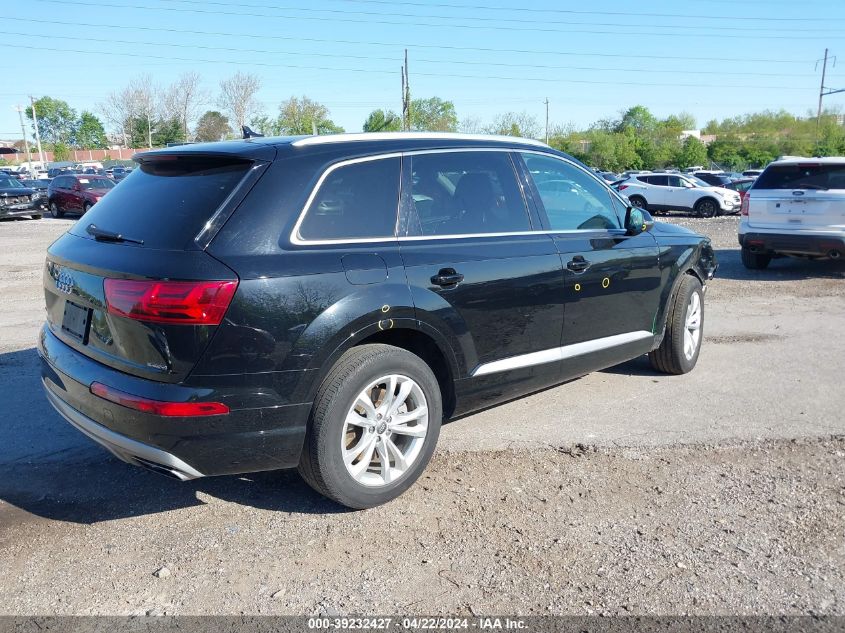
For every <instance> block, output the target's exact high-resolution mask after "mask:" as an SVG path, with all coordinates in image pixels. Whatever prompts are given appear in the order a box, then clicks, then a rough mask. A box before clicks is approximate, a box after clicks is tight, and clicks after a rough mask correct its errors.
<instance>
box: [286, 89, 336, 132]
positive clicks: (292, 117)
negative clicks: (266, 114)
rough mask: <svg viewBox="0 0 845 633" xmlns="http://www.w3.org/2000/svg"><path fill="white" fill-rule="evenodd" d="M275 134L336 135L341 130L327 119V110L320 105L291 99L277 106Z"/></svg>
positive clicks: (310, 101) (307, 99) (309, 100)
mask: <svg viewBox="0 0 845 633" xmlns="http://www.w3.org/2000/svg"><path fill="white" fill-rule="evenodd" d="M276 129H277V133H280V134H290V135H294V136H295V135H300V134H313V133H314V130H316V131H317V134H338V133H339V132H343V128H342V127H340V126H338V125H336V124H335V123H334V122H333V121H332V120H331V119H329V110H328V108H326V106H324V105H323V104H321V103H317V102H316V101H312V100H311V99H309V98H308V97H304V96H303V97H302V98H301V99H297V98H296V97H291V98H290V99H288V100H287V101H285V102H284V103H282V104H281V105H280V106H279V118H278V120H277V122H276Z"/></svg>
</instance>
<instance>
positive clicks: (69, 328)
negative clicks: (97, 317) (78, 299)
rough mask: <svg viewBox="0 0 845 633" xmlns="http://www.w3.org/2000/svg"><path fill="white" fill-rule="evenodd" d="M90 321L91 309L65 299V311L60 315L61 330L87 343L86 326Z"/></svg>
mask: <svg viewBox="0 0 845 633" xmlns="http://www.w3.org/2000/svg"><path fill="white" fill-rule="evenodd" d="M90 322H91V310H90V309H89V308H83V307H82V306H78V305H76V304H75V303H73V302H72V301H65V313H64V316H63V317H62V331H63V332H67V333H68V334H69V335H70V336H72V337H73V338H75V339H77V340H78V341H80V342H81V343H83V344H84V343H87V340H88V326H89V324H90Z"/></svg>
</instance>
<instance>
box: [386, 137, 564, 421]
mask: <svg viewBox="0 0 845 633" xmlns="http://www.w3.org/2000/svg"><path fill="white" fill-rule="evenodd" d="M402 198H403V209H404V210H405V213H404V217H405V218H406V220H405V223H406V227H405V233H404V236H403V237H400V244H401V246H400V250H401V253H402V258H403V260H404V262H405V270H406V272H407V276H408V281H409V283H410V286H411V292H412V294H413V298H414V305H415V307H416V309H417V311H418V312H419V313H421V314H422V313H424V315H425V320H434V323H432V324H431V325H433V326H434V327H437V328H438V329H439V330H440V331H442V332H451V333H452V335H453V336H454V341H453V346H456V347H457V348H458V350H459V352H460V354H461V355H462V357H463V361H464V362H463V365H464V367H465V370H466V376H462V377H461V378H467V380H465V381H463V382H461V381H459V384H458V389H459V391H460V392H461V395H462V398H461V399H462V400H464V402H465V403H466V404H467V406H468V407H471V408H476V407H479V406H484V405H485V404H492V403H493V402H494V401H498V400H501V399H503V398H505V397H515V396H516V395H518V394H519V393H524V392H527V391H530V390H531V389H533V388H536V387H537V386H538V385H544V384H551V383H553V382H555V381H557V380H558V377H559V371H558V370H559V362H558V360H559V359H557V358H556V357H554V355H553V354H552V355H550V354H549V353H548V351H549V350H555V349H556V348H557V347H558V346H559V341H560V332H561V323H562V317H563V297H562V290H563V274H562V272H561V263H560V256H559V255H558V252H557V249H556V247H555V244H554V241H553V240H552V239H551V238H550V237H549V235H547V234H545V233H543V232H539V231H535V230H533V229H535V228H537V227H535V226H533V225H532V221H531V219H530V218H529V213H528V209H527V206H526V203H525V199H524V196H523V191H522V187H521V186H520V184H519V182H518V180H517V177H516V173H515V166H514V163H513V159H512V157H511V155H510V154H509V153H508V152H506V151H480V150H479V151H471V150H456V151H437V152H421V153H414V154H410V155H406V156H405V157H404V158H403V195H402ZM461 399H459V401H460V400H461Z"/></svg>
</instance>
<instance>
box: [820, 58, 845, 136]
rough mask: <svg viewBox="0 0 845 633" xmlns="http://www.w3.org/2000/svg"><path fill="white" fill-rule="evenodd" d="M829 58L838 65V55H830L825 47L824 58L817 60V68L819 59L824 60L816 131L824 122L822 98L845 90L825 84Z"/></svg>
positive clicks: (834, 64)
mask: <svg viewBox="0 0 845 633" xmlns="http://www.w3.org/2000/svg"><path fill="white" fill-rule="evenodd" d="M829 59H832V60H833V66H834V67H836V57H835V56H834V57H828V54H827V49H824V60H818V61H817V62H816V68H818V66H819V61H821V62H822V83H821V87H820V88H819V112H818V114H817V115H816V132H817V133H818V131H819V128H820V127H821V123H822V99H824V97H826V96H828V95H835V94H838V93H840V92H845V88H839V89H834V88H828V87H826V86H825V85H824V81H825V78H826V76H827V62H828V60H829Z"/></svg>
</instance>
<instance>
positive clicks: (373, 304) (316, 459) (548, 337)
mask: <svg viewBox="0 0 845 633" xmlns="http://www.w3.org/2000/svg"><path fill="white" fill-rule="evenodd" d="M136 161H137V162H138V165H139V166H138V167H137V168H136V173H135V174H133V176H132V177H131V178H130V179H128V180H126V181H125V182H124V183H122V184H121V185H120V186H118V187H117V188H115V190H114V191H113V192H112V193H110V194H109V195H108V196H106V197H105V198H103V200H102V201H101V202H100V203H98V204H97V205H96V206H94V207H93V208H92V209H91V210H90V211H89V213H88V215H87V216H86V217H85V218H84V219H83V220H81V221H79V222H77V223H76V224H74V225H73V226H72V227H71V228H70V230H69V231H68V232H67V233H66V234H65V235H63V236H62V237H60V238H59V239H58V240H57V241H56V242H54V243H53V244H52V245H51V246H50V248H49V251H48V255H47V262H46V268H45V275H44V288H45V296H46V305H47V322H46V324H45V326H44V327H43V329H42V331H41V334H40V337H39V343H38V348H39V354H40V356H41V359H42V361H43V362H42V376H43V380H44V385H45V388H46V394H47V397H48V399H49V401H50V402H51V403H52V405H53V406H54V407H55V408H56V409H57V410H58V411H59V412H60V413H61V414H62V415H63V416H64V417H65V418H66V419H67V420H68V421H69V422H70V423H71V424H72V425H74V426H76V427H77V428H79V429H80V430H81V431H83V432H84V433H85V434H86V435H88V436H89V437H90V438H92V439H94V440H95V441H97V442H99V443H101V444H103V445H105V446H106V447H108V448H109V450H111V451H112V452H113V453H114V454H115V455H117V456H119V457H121V458H122V459H124V460H126V461H128V462H130V463H133V464H137V465H140V466H144V467H147V468H150V469H152V470H155V471H157V472H160V473H163V474H167V475H170V476H172V477H176V478H179V479H192V478H196V477H202V476H207V475H219V474H230V473H243V472H250V471H257V470H271V469H278V468H288V467H297V466H298V467H299V469H300V472H301V473H302V475H303V476H304V478H305V480H306V481H307V482H308V483H309V484H310V485H311V486H313V487H314V488H315V489H316V490H318V491H320V492H321V493H323V494H324V495H326V496H328V497H330V498H332V499H334V500H336V501H337V502H339V503H341V504H344V505H346V506H349V507H353V508H365V507H371V506H374V505H378V504H380V503H384V502H386V501H389V500H390V499H392V498H394V497H396V496H398V495H399V494H401V493H402V492H403V491H404V490H405V489H407V488H408V487H409V486H410V485H411V484H412V483H413V482H414V481H415V480H416V479H417V478H418V477H419V476H420V474H421V473H422V471H423V469H424V468H425V466H426V464H427V462H428V461H429V458H430V457H431V455H432V452H433V451H434V447H435V444H436V443H437V438H438V435H439V432H440V425H441V422H442V421H443V420H444V419H449V418H452V417H456V416H460V415H463V414H466V413H469V412H472V411H477V410H479V409H482V408H485V407H489V406H491V405H494V404H497V403H500V402H503V401H506V400H509V399H512V398H515V397H518V396H521V395H524V394H527V393H531V392H535V391H537V390H538V389H541V388H543V387H547V386H550V385H554V384H558V383H560V382H562V381H565V380H569V379H572V378H575V377H577V376H581V375H583V374H585V373H588V372H591V371H595V370H597V369H600V368H602V367H607V366H610V365H615V364H617V363H620V362H623V361H626V360H628V359H631V358H635V357H637V356H640V355H643V354H649V357H650V358H651V362H652V364H653V366H654V367H655V368H657V369H658V370H659V371H663V372H666V373H670V374H682V373H685V372H689V371H690V370H692V369H693V367H694V366H695V364H696V360H697V358H698V354H699V350H700V347H701V340H702V338H701V337H702V326H703V319H704V304H703V300H704V286H705V284H706V283H707V282H708V280H709V279H710V278H711V277H712V276H713V274H714V272H715V270H716V261H715V256H714V252H713V249H712V247H711V245H710V241H709V239H707V238H706V237H703V236H701V235H698V234H696V233H694V232H692V231H690V230H688V229H685V228H683V227H681V226H677V225H667V224H661V223H655V222H654V221H653V220H652V219H651V217H650V216H649V215H648V214H647V213H645V212H643V211H641V210H640V209H633V208H631V207H626V206H625V204H624V203H623V201H622V199H621V198H620V197H619V196H617V195H616V194H615V193H614V192H613V191H612V190H611V189H610V188H609V187H608V186H607V185H606V184H605V183H604V182H603V181H602V180H601V179H600V178H598V177H597V176H596V175H595V174H594V173H593V172H592V171H591V170H589V169H587V168H586V167H585V166H583V165H582V164H581V163H579V162H578V161H576V160H575V159H573V158H571V157H570V156H568V155H566V154H562V153H560V152H557V151H555V150H553V149H551V148H549V147H548V146H546V145H543V144H542V143H539V142H536V141H530V140H524V139H518V138H512V137H495V136H469V135H443V134H348V135H342V134H338V135H326V136H316V137H305V138H296V137H294V138H291V137H286V138H252V139H249V140H245V141H229V142H224V143H208V144H196V145H181V146H179V147H174V148H169V149H162V150H156V151H152V152H147V153H143V154H140V155H138V156H137V157H136ZM400 183H401V184H400ZM400 188H401V190H402V191H403V193H402V195H401V196H400ZM611 404H612V403H608V406H611Z"/></svg>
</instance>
